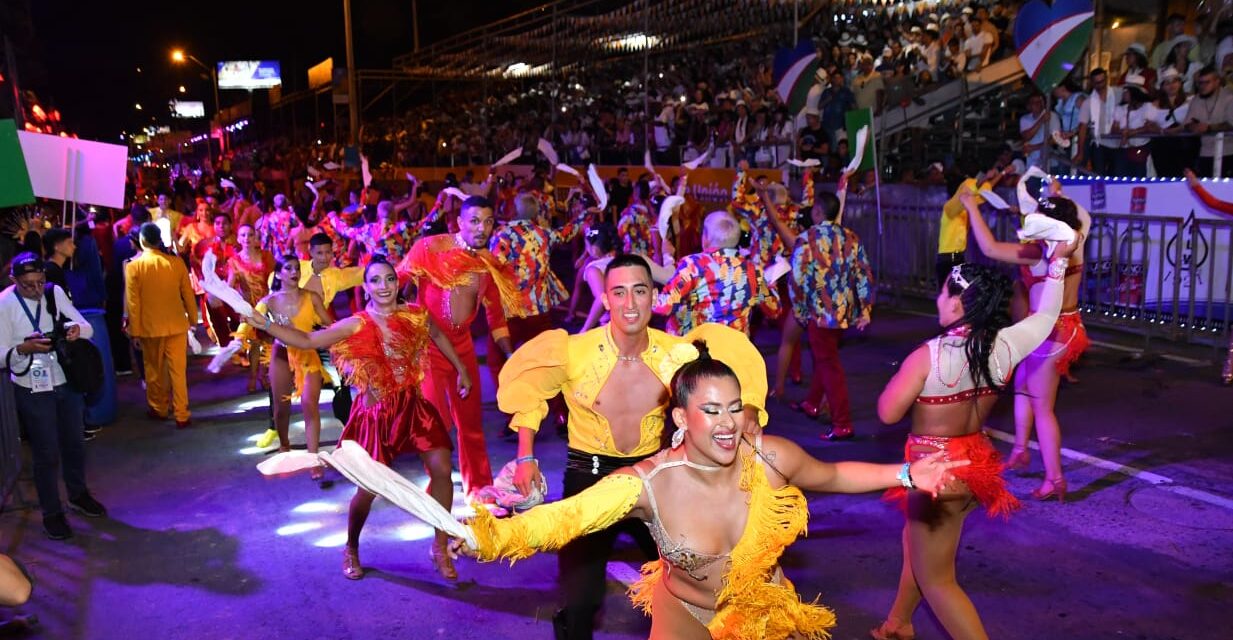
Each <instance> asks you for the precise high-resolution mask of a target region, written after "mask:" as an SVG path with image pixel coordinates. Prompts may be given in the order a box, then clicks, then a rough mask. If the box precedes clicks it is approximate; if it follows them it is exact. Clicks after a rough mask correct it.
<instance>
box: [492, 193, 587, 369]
mask: <svg viewBox="0 0 1233 640" xmlns="http://www.w3.org/2000/svg"><path fill="white" fill-rule="evenodd" d="M540 204H541V203H540V200H539V199H538V198H536V197H535V196H534V195H532V194H530V193H522V194H519V195H518V196H517V197H515V198H514V211H515V218H514V219H513V220H510V221H509V222H507V223H505V224H503V225H501V227H500V228H499V229H497V230H496V231H495V232H494V233H493V234H492V239H491V240H490V241H489V242H488V249H489V251H491V252H492V255H493V256H494V257H495V258H496V259H497V261H498V262H500V263H501V264H502V265H504V266H505V267H506V268H507V269H508V270H509V272H510V274H511V275H512V277H513V278H514V279H515V280H516V281H517V282H518V283H519V284H520V285H521V286H522V287H523V288H524V289H526V290H527V292H528V299H529V302H530V309H529V310H528V311H529V315H528V316H527V317H525V318H507V323H508V325H509V337H510V341H511V342H513V345H514V348H518V347H520V346H522V345H523V344H526V342H527V341H529V340H531V339H532V338H534V337H535V336H538V335H539V334H541V333H543V332H545V331H548V330H550V329H552V328H553V322H552V316H551V312H552V309H553V307H555V306H557V305H559V304H562V303H564V302H565V301H566V300H568V299H569V292H568V291H566V290H565V285H564V284H562V283H561V280H560V279H558V278H557V275H556V274H555V273H553V272H552V267H551V265H550V262H551V257H552V256H551V252H552V250H553V249H555V248H557V247H560V246H563V245H565V244H566V243H569V242H572V241H573V240H574V237H575V236H577V235H578V231H579V230H580V229H581V228H582V225H583V222H584V221H585V219H586V217H587V215H588V211H587V210H586V209H583V210H580V211H577V212H575V213H574V217H573V219H571V220H570V221H569V222H567V223H566V224H565V226H563V227H561V228H560V229H553V228H552V226H551V224H550V223H549V221H548V220H546V219H545V218H544V216H543V215H542V214H543V212H542V210H541V207H540ZM495 347H496V342H495V341H494V340H493V339H492V335H491V334H489V351H488V354H489V355H488V357H487V360H488V367H489V370H490V371H491V372H492V374H493V378H494V379H495V378H496V377H497V376H499V375H500V373H501V366H502V365H504V364H505V361H504V360H503V359H501V358H500V357H499V355H500V353H499V349H497V348H495Z"/></svg>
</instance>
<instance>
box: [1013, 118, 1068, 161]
mask: <svg viewBox="0 0 1233 640" xmlns="http://www.w3.org/2000/svg"><path fill="white" fill-rule="evenodd" d="M1045 113H1048V114H1049V125H1048V126H1049V131H1050V132H1054V131H1061V129H1062V124H1061V121H1060V120H1058V117H1057V112H1055V111H1046V112H1044V113H1041V114H1040V115H1039V116H1034V115H1032V113H1031V112H1030V111H1029V112H1028V113H1025V114H1023V115H1022V116H1020V118H1019V133H1020V134H1023V133H1027V130H1028V129H1031V128H1032V127H1034V126H1036V123H1037V122H1039V121H1040V120H1041V119H1042V118H1044V116H1045ZM1044 142H1045V126H1044V125H1041V126H1040V128H1039V129H1037V130H1036V133H1034V134H1033V135H1032V138H1031V139H1030V140H1028V144H1031V145H1043V144H1044ZM1044 151H1045V148H1044V147H1043V146H1042V147H1041V148H1039V149H1036V150H1035V151H1032V152H1031V153H1028V154H1027V164H1028V166H1035V167H1039V166H1041V163H1042V160H1043V159H1044Z"/></svg>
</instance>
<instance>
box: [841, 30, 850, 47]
mask: <svg viewBox="0 0 1233 640" xmlns="http://www.w3.org/2000/svg"><path fill="white" fill-rule="evenodd" d="M851 44H852V34H850V33H848V32H846V31H845V32H844V34H843V35H841V36H839V46H841V47H847V46H850V45H851Z"/></svg>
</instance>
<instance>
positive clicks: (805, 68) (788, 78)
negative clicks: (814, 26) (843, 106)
mask: <svg viewBox="0 0 1233 640" xmlns="http://www.w3.org/2000/svg"><path fill="white" fill-rule="evenodd" d="M817 71H818V53H817V51H815V50H814V48H813V45H812V44H811V43H810V42H808V41H804V42H801V43H800V44H799V45H797V47H796V48H795V49H786V48H785V49H780V50H779V51H778V52H777V53H775V68H774V79H775V87H776V90H777V92H778V93H779V99H780V100H783V103H784V104H785V105H787V107H788V113H792V114H797V113H800V112H801V111H802V110H804V108H805V99H806V98H808V97H809V88H810V87H812V86H813V84H814V74H815V73H817Z"/></svg>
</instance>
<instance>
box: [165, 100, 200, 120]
mask: <svg viewBox="0 0 1233 640" xmlns="http://www.w3.org/2000/svg"><path fill="white" fill-rule="evenodd" d="M168 105H169V106H170V107H171V117H173V118H204V117H205V103H204V102H200V101H190V100H172V101H171V102H169V103H168Z"/></svg>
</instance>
